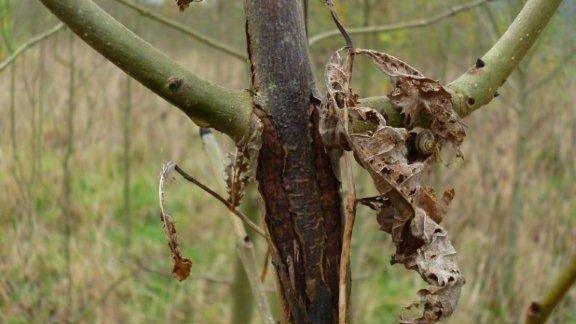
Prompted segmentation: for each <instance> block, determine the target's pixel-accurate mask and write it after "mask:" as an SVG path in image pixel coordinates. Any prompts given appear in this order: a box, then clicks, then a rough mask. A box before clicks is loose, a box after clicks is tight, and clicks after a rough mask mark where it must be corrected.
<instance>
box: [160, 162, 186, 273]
mask: <svg viewBox="0 0 576 324" xmlns="http://www.w3.org/2000/svg"><path fill="white" fill-rule="evenodd" d="M174 166H175V164H174V163H172V162H169V163H167V164H166V165H164V167H163V168H162V173H161V174H160V183H159V185H158V196H159V200H160V219H161V220H162V223H163V224H164V226H163V227H164V233H165V234H166V239H168V246H169V247H170V252H171V253H172V260H173V261H174V265H173V267H172V274H173V275H174V277H176V278H177V279H178V280H180V281H182V280H184V279H186V278H188V276H189V275H190V268H191V267H192V261H190V259H188V258H185V257H182V254H181V253H180V250H179V249H178V233H177V232H176V227H175V226H174V222H173V221H172V217H171V216H170V215H169V214H168V213H167V212H166V209H165V208H164V197H165V194H166V191H165V189H164V188H165V186H166V182H168V179H169V177H170V174H171V173H172V171H173V170H174Z"/></svg>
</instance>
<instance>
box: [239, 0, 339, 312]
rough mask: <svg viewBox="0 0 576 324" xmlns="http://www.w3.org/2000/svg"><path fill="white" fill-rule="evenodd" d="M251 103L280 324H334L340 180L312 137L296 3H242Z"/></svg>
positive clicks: (309, 87) (313, 115) (312, 107)
mask: <svg viewBox="0 0 576 324" xmlns="http://www.w3.org/2000/svg"><path fill="white" fill-rule="evenodd" d="M246 17H247V29H246V31H247V38H248V48H249V54H250V62H251V71H252V85H253V91H254V92H255V95H254V98H255V99H254V105H255V110H256V113H257V115H258V116H259V117H260V119H261V120H262V122H263V124H264V131H263V136H262V143H263V145H262V150H261V152H260V157H259V161H258V162H259V164H258V174H257V177H258V182H259V188H260V192H261V194H262V196H263V198H264V201H265V205H266V216H265V220H266V224H267V226H268V229H269V232H270V235H271V238H272V241H273V243H274V245H275V251H276V256H275V258H274V260H273V263H274V266H275V269H276V272H277V278H278V281H279V286H280V289H281V302H282V306H283V311H284V314H283V315H284V319H285V320H286V321H289V322H292V323H334V322H337V320H338V319H337V316H338V315H337V314H338V269H339V259H340V253H341V239H342V223H341V222H342V221H341V217H342V215H341V205H340V195H339V186H340V184H339V182H338V180H337V179H336V177H335V173H334V170H333V169H332V164H331V162H330V158H329V156H328V154H327V153H326V150H325V148H324V146H323V144H322V141H321V138H320V135H319V133H318V116H317V111H316V105H318V101H317V100H314V99H313V93H314V92H315V86H314V80H313V77H312V69H311V65H310V59H309V56H308V49H307V42H306V37H305V28H304V20H303V12H302V7H301V4H300V2H299V1H281V0H248V1H247V3H246Z"/></svg>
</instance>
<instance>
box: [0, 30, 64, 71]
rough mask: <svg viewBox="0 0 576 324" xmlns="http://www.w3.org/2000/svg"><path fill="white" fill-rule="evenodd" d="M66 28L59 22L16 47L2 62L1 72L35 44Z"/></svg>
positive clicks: (0, 64)
mask: <svg viewBox="0 0 576 324" xmlns="http://www.w3.org/2000/svg"><path fill="white" fill-rule="evenodd" d="M63 28H64V24H63V23H59V24H57V25H56V26H54V27H52V28H50V29H48V30H47V31H45V32H43V33H42V34H39V35H36V36H34V37H32V38H31V39H30V40H29V41H27V42H26V43H24V44H22V45H21V46H20V47H18V49H16V50H15V51H14V52H13V53H12V54H10V56H8V58H6V59H5V60H4V61H3V62H2V63H0V73H1V72H2V71H4V69H6V68H7V67H8V66H9V65H10V64H11V63H12V62H13V61H14V60H16V58H18V56H20V54H22V53H24V52H25V51H26V50H28V49H30V48H32V47H33V46H34V45H36V44H38V43H41V42H42V41H43V40H45V39H48V38H50V36H53V35H55V34H56V33H57V32H59V31H61V30H62V29H63Z"/></svg>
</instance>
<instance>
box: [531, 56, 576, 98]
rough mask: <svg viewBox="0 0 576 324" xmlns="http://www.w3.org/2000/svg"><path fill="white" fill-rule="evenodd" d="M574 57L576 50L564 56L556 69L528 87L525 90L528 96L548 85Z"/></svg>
mask: <svg viewBox="0 0 576 324" xmlns="http://www.w3.org/2000/svg"><path fill="white" fill-rule="evenodd" d="M574 57H576V49H574V50H572V52H570V53H569V54H568V55H566V56H565V57H564V58H563V59H562V61H561V62H560V63H558V65H556V67H554V68H553V69H552V70H550V72H548V74H546V75H545V76H543V77H542V78H541V79H540V80H539V81H538V82H536V83H534V84H532V85H530V86H528V89H527V90H526V92H527V93H528V95H531V94H532V93H533V92H534V91H536V90H538V89H540V88H541V87H542V86H544V85H546V84H548V83H549V82H550V81H551V80H552V79H554V78H555V77H557V76H558V75H559V74H560V72H561V71H562V69H563V68H565V67H566V64H568V63H569V62H570V61H571V60H572V59H573V58H574Z"/></svg>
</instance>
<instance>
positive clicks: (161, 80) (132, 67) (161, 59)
mask: <svg viewBox="0 0 576 324" xmlns="http://www.w3.org/2000/svg"><path fill="white" fill-rule="evenodd" d="M40 1H41V2H42V3H43V4H44V5H45V6H46V7H47V8H48V9H50V11H52V13H53V14H54V15H56V16H57V17H58V18H59V19H60V20H62V22H64V23H65V24H66V25H67V26H68V27H69V28H70V29H71V30H72V31H74V33H76V34H77V35H78V36H80V37H81V38H82V39H83V40H84V41H85V42H86V43H88V44H89V45H90V46H92V47H93V48H94V49H95V50H96V51H98V52H99V53H100V54H102V55H103V56H104V57H106V58H107V59H108V60H110V61H111V62H112V63H114V64H115V65H116V66H118V67H119V68H121V69H122V70H124V72H126V73H128V74H129V75H130V76H132V77H133V78H134V79H136V80H138V81H139V82H140V83H142V84H143V85H144V86H146V87H147V88H149V89H150V90H152V91H154V92H155V93H156V94H158V95H160V96H161V97H162V98H164V99H166V100H167V101H169V102H170V103H172V104H173V105H175V106H176V107H178V108H180V110H182V111H183V112H184V113H186V115H188V116H189V117H190V118H191V119H192V120H193V121H194V122H196V123H197V124H198V125H200V126H204V127H214V128H216V129H217V130H219V131H221V132H223V133H226V134H228V135H229V136H230V137H232V138H233V139H235V140H236V141H239V140H240V139H241V138H242V137H243V136H244V134H245V133H246V131H247V129H248V125H249V120H250V116H251V111H252V103H251V97H250V95H249V94H248V92H246V91H233V90H230V89H226V88H223V87H221V86H218V85H216V84H214V83H212V82H210V81H207V80H205V79H203V78H201V77H199V76H197V75H195V74H192V73H190V72H189V71H187V70H186V69H184V67H182V66H181V65H179V64H177V63H176V62H174V61H173V60H171V59H170V58H169V57H167V56H166V55H165V54H163V53H162V52H160V51H158V50H157V49H156V48H154V47H153V46H152V45H150V44H148V43H147V42H146V41H144V40H142V39H140V38H139V37H138V36H136V35H135V34H134V33H132V32H131V31H130V30H128V29H127V28H126V27H125V26H124V25H122V24H121V23H119V22H118V21H116V20H115V19H114V18H112V17H111V16H110V15H109V14H108V13H106V12H105V11H104V10H102V9H101V8H100V7H99V6H98V5H96V4H95V3H94V2H93V1H91V0H40Z"/></svg>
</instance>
